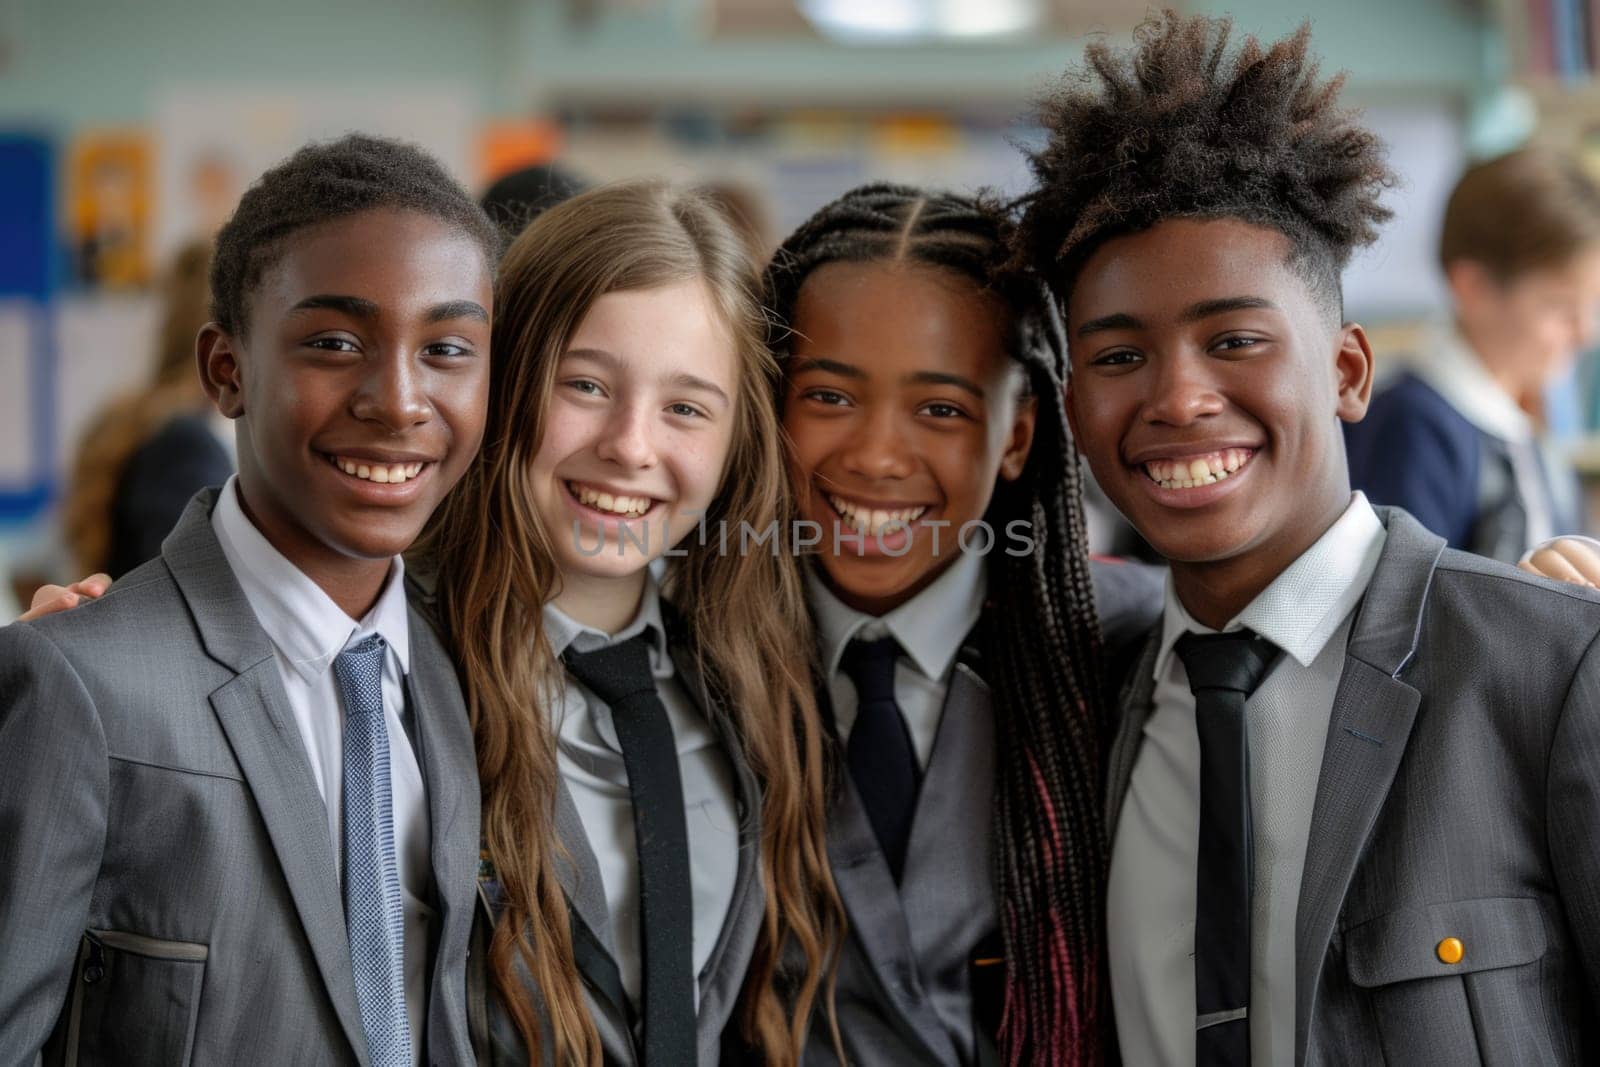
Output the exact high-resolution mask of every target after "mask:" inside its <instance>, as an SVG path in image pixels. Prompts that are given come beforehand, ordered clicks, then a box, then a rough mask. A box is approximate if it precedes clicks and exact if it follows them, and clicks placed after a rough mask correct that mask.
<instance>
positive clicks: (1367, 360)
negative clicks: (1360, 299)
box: [1333, 322, 1372, 422]
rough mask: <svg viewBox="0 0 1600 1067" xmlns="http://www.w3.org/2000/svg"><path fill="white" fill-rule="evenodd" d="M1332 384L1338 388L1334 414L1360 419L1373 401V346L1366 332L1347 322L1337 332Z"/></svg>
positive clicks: (1346, 420) (1352, 419) (1354, 420)
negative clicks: (1337, 399)
mask: <svg viewBox="0 0 1600 1067" xmlns="http://www.w3.org/2000/svg"><path fill="white" fill-rule="evenodd" d="M1333 368H1334V385H1335V387H1336V388H1337V389H1338V391H1339V404H1338V407H1337V408H1336V409H1335V413H1336V414H1337V415H1338V416H1339V418H1341V419H1343V420H1344V421H1345V422H1360V421H1361V420H1362V419H1364V418H1365V417H1366V415H1367V404H1368V403H1369V402H1370V401H1371V400H1372V345H1371V343H1370V342H1368V340H1367V331H1365V330H1363V329H1362V328H1361V327H1360V326H1358V325H1356V324H1355V323H1353V322H1352V323H1349V324H1348V325H1346V326H1345V327H1344V328H1343V329H1341V330H1340V331H1339V351H1338V352H1337V353H1336V354H1335V355H1334V357H1333Z"/></svg>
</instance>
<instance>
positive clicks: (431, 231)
mask: <svg viewBox="0 0 1600 1067" xmlns="http://www.w3.org/2000/svg"><path fill="white" fill-rule="evenodd" d="M491 304H492V281H491V278H490V273H489V266H488V264H487V263H486V262H485V261H484V254H483V251H482V248H481V246H480V245H479V243H478V242H477V241H476V240H475V239H474V238H473V237H472V236H471V235H469V234H467V233H465V232H463V231H462V230H460V229H459V228H458V227H455V226H452V225H451V224H449V223H446V222H443V221H441V220H439V219H436V218H434V217H432V216H430V215H423V214H419V213H416V212H409V211H398V210H391V209H382V210H371V211H365V212H361V213H359V214H356V215H351V216H347V217H344V218H339V219H335V220H333V221H331V222H327V223H323V224H320V225H318V226H315V227H311V228H308V229H305V230H301V231H298V232H296V233H293V234H291V235H290V236H289V237H288V238H287V239H286V241H285V244H284V247H283V248H282V250H281V252H280V253H279V255H278V257H277V259H276V260H275V261H274V262H272V263H271V264H270V265H269V266H268V267H267V269H266V270H265V272H264V273H263V275H262V278H261V281H260V282H259V284H258V285H257V286H256V287H255V288H254V290H252V292H251V294H250V300H249V314H248V327H247V329H246V331H245V333H244V335H243V336H239V337H234V336H231V335H229V334H228V333H226V332H225V331H224V330H222V328H221V327H220V326H218V325H217V324H215V323H212V324H209V325H208V326H207V327H206V328H205V329H204V330H203V331H202V332H201V335H200V339H199V356H200V364H201V374H202V377H203V379H204V384H205V386H206V390H207V392H208V393H209V395H210V396H211V398H212V400H213V401H214V402H215V403H216V404H217V406H218V409H219V410H221V411H222V413H223V414H224V415H227V416H228V417H229V418H233V419H237V420H239V422H238V449H239V490H240V495H241V497H242V499H243V502H244V506H245V509H246V511H247V513H248V514H249V516H250V518H251V519H252V520H253V521H254V523H255V524H256V525H257V526H258V527H259V528H260V529H261V532H262V534H263V535H264V536H266V538H267V540H268V541H269V542H271V543H272V545H273V546H274V547H275V548H277V549H278V551H280V552H282V553H283V554H284V556H285V557H287V558H288V559H289V560H290V562H292V563H294V564H295V565H296V566H298V567H300V569H301V570H303V571H305V572H306V574H308V575H309V576H310V577H311V578H312V579H313V580H315V581H317V582H318V584H320V585H322V586H323V588H325V589H328V590H329V592H330V594H331V595H334V598H335V599H336V600H339V601H340V602H341V606H345V607H346V609H347V610H350V605H349V604H346V603H345V600H346V597H345V596H344V595H342V593H343V591H344V590H348V589H349V588H350V587H351V586H352V584H353V585H355V586H361V585H364V584H365V585H371V579H372V578H373V576H375V578H376V581H377V582H379V583H381V581H382V579H383V576H384V575H385V574H386V573H387V571H388V565H389V560H390V558H391V557H393V556H395V555H397V554H399V553H401V552H403V551H405V550H406V549H407V548H409V547H410V546H411V543H412V541H414V540H415V539H416V537H417V534H418V533H419V532H420V531H421V529H422V526H423V524H424V523H425V522H426V521H427V518H428V516H429V515H430V514H431V513H432V512H433V509H434V508H435V507H436V506H437V505H438V503H439V501H440V500H441V499H442V498H443V496H444V494H445V492H446V491H447V490H448V489H449V488H450V487H451V486H452V485H454V484H455V482H456V480H457V479H458V478H460V477H461V475H462V473H463V472H464V471H465V470H466V469H467V465H468V463H469V462H470V461H471V460H472V457H473V455H474V454H475V453H476V452H477V449H478V443H479V440H480V438H481V437H482V435H483V423H484V415H485V410H486V407H487V402H488V382H489V313H490V308H491ZM363 565H365V566H363ZM353 575H361V576H365V578H364V579H363V578H359V577H358V578H355V579H354V580H353V581H352V576H353ZM336 589H337V590H340V592H336V591H335V590H336ZM372 592H373V593H374V594H375V593H376V589H375V588H373V589H372ZM358 599H359V598H358ZM357 606H358V607H359V605H357Z"/></svg>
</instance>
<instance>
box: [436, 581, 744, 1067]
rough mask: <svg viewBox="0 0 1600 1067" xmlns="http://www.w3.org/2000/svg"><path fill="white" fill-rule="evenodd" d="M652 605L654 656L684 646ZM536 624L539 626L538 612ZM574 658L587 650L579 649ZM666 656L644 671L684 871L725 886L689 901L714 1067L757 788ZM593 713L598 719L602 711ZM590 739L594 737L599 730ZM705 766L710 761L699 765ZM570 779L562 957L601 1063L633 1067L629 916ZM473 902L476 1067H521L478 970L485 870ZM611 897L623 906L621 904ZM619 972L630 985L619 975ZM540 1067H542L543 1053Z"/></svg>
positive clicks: (730, 1000) (487, 904)
mask: <svg viewBox="0 0 1600 1067" xmlns="http://www.w3.org/2000/svg"><path fill="white" fill-rule="evenodd" d="M655 595H656V594H655V588H654V585H653V584H652V586H651V588H650V589H649V590H648V591H647V598H646V601H647V602H646V607H645V609H644V611H643V612H642V617H643V616H649V617H650V625H660V626H661V627H662V628H663V629H664V631H665V635H664V636H665V642H664V645H663V647H664V649H666V650H672V649H687V648H689V647H691V645H690V643H689V642H690V637H689V635H688V632H687V630H686V629H685V627H684V624H683V622H682V620H681V619H680V618H679V617H678V616H677V614H676V613H675V612H674V611H673V610H672V608H671V606H670V605H669V604H667V603H665V602H659V606H657V602H656V600H655ZM546 618H547V621H548V620H549V615H548V614H547V616H546ZM640 622H641V620H635V624H634V625H633V626H630V627H628V628H627V629H625V630H623V631H622V632H621V633H619V634H617V635H616V636H615V637H613V638H612V640H614V641H615V640H622V639H625V638H626V637H628V636H630V635H631V634H632V633H634V632H636V631H637V630H638V629H641V628H642V627H641V626H640ZM573 636H574V633H573V627H572V624H570V620H567V621H563V620H557V621H556V624H555V625H554V626H553V627H552V632H551V637H552V639H553V640H555V641H557V642H559V643H560V644H561V645H565V644H566V643H568V642H570V641H571V640H572V639H573ZM603 643H604V642H603ZM584 650H585V651H588V650H589V649H588V648H587V647H586V648H584ZM668 654H669V657H670V658H669V661H668V662H661V661H660V660H659V659H657V660H656V661H655V667H656V671H655V673H656V675H657V678H658V692H659V693H660V694H661V697H662V701H663V703H664V704H665V705H666V706H667V708H668V712H669V718H670V719H672V721H673V729H674V736H675V738H676V739H677V740H678V743H679V758H680V770H681V772H682V777H683V784H684V790H685V803H686V805H687V806H688V807H689V810H688V811H687V813H686V814H687V816H688V820H689V823H690V827H689V830H690V835H689V845H690V850H691V857H690V858H691V864H692V866H694V868H695V877H696V879H697V880H698V879H700V878H701V877H702V876H704V875H706V874H707V872H708V870H709V871H710V872H711V875H712V877H715V878H717V879H719V880H720V881H722V882H725V883H726V884H723V885H720V886H704V885H702V886H698V888H697V891H696V895H695V901H694V908H695V941H696V948H695V958H696V961H697V962H698V964H699V967H700V970H699V980H698V989H697V998H696V1008H697V1011H696V1027H695V1032H696V1043H697V1046H698V1060H699V1063H701V1064H705V1065H710V1064H715V1063H716V1062H717V1061H718V1058H719V1056H720V1049H721V1042H722V1036H723V1030H724V1029H725V1028H726V1027H727V1026H728V1023H729V1020H730V1019H731V1018H732V1017H733V1013H734V1009H735V1007H736V1006H737V1002H738V998H739V993H740V990H741V989H742V987H743V985H744V977H745V971H746V969H747V968H748V966H749V963H750V956H751V953H752V952H753V951H754V949H755V943H756V937H757V935H758V934H759V933H760V927H761V921H762V916H763V915H764V914H765V907H766V897H765V893H764V891H763V889H762V884H761V871H760V866H759V859H760V842H761V790H760V784H759V783H758V782H757V781H756V778H755V775H754V774H753V773H752V772H751V770H750V767H749V765H748V764H747V763H746V762H745V761H744V759H743V757H742V755H741V749H740V746H739V743H738V739H737V737H736V735H735V733H734V729H733V724H732V722H731V721H730V719H729V717H728V715H727V713H726V712H725V711H724V710H723V705H722V703H721V702H720V700H719V698H718V697H717V695H716V694H714V693H713V692H712V691H711V690H710V689H709V687H708V686H707V685H706V683H705V681H704V679H703V678H702V677H701V676H700V674H699V672H698V671H697V670H696V669H695V665H694V662H693V657H692V656H689V655H681V654H672V653H671V652H670V651H669V653H668ZM653 655H654V653H653ZM663 675H665V678H663ZM568 684H569V685H570V686H572V687H574V688H580V687H579V683H577V682H575V681H573V680H572V679H570V678H569V679H568ZM583 696H584V698H585V700H586V701H587V702H588V703H589V705H590V708H591V710H594V705H595V704H596V703H597V701H596V698H594V697H593V695H592V694H587V693H586V692H585V693H584V694H583ZM572 703H573V702H572V701H571V700H565V701H564V704H566V705H567V710H568V711H571V710H572ZM600 708H601V709H603V705H601V706H600ZM602 718H603V716H602ZM707 728H709V733H710V736H711V738H712V739H714V742H715V748H716V752H715V753H714V754H712V753H707V752H705V751H703V750H701V751H690V750H691V749H694V748H695V746H694V745H693V744H692V743H686V742H685V738H686V736H687V735H690V734H691V733H693V732H699V731H705V730H706V729H707ZM601 729H602V731H604V730H605V729H606V728H605V727H602V728H601ZM570 734H571V731H568V730H563V740H562V742H561V743H562V745H569V744H571V743H572V742H573V740H574V739H573V738H572V737H571V736H570ZM591 740H592V739H591ZM590 747H591V749H592V746H590ZM572 751H573V754H574V755H578V756H579V757H580V758H581V756H582V754H581V753H580V752H578V751H577V749H576V748H575V747H574V748H573V749H572ZM708 756H712V757H713V758H706V757H708ZM575 773H576V769H575V768H566V767H564V768H563V772H562V780H561V782H560V783H559V784H558V788H557V795H556V811H555V820H556V824H555V830H556V835H557V837H558V838H559V839H560V841H561V844H562V845H563V846H564V848H565V849H566V853H567V859H569V860H570V862H565V861H564V860H563V858H561V857H558V859H557V863H558V876H559V878H560V881H561V886H562V889H563V890H564V891H565V894H566V898H567V905H568V909H569V911H570V914H571V921H572V936H573V946H574V955H575V956H576V961H577V966H578V971H579V975H580V977H581V978H582V980H583V985H584V991H585V994H586V996H587V999H588V1004H589V1009H590V1012H591V1014H592V1017H593V1019H594V1022H595V1026H596V1029H597V1030H598V1031H599V1034H600V1041H601V1045H602V1049H603V1054H604V1057H605V1062H606V1063H607V1064H611V1065H617V1067H632V1065H636V1064H639V1063H640V1062H641V1060H640V1046H639V1042H638V1040H637V1034H638V1024H639V1022H640V1021H641V1016H642V1011H641V1006H640V1005H639V1004H638V1003H637V994H636V993H634V992H632V990H633V989H635V988H636V987H637V982H638V970H639V961H638V959H637V958H633V959H628V958H625V957H624V955H623V953H624V951H625V950H624V949H623V948H622V947H621V946H625V945H632V946H634V948H633V949H632V952H633V953H634V954H635V956H636V954H637V952H638V949H637V946H638V944H639V940H638V937H637V931H636V930H629V931H626V932H624V931H622V930H619V928H618V927H619V925H620V924H622V923H625V922H628V921H630V920H631V921H636V919H634V918H632V917H633V916H634V915H636V913H635V912H634V911H633V910H632V909H631V908H629V907H619V906H618V905H617V901H618V893H617V886H616V885H615V884H611V883H608V881H607V878H606V877H605V876H604V875H603V873H602V867H601V861H600V858H599V857H597V856H596V853H595V849H594V847H593V846H592V844H591V835H590V833H589V831H588V829H587V828H586V827H587V826H589V825H596V823H595V820H596V819H597V818H600V817H602V816H601V813H599V812H597V811H596V804H597V800H598V799H599V798H597V797H596V796H595V795H592V793H591V795H584V794H585V793H589V792H590V791H589V790H588V789H587V787H585V786H582V785H580V784H579V779H578V778H576V777H574V775H575ZM619 773H620V774H622V775H623V777H622V779H621V782H622V786H623V794H624V796H625V795H626V776H625V771H623V770H622V768H621V763H620V756H617V760H616V765H615V766H614V767H613V768H612V769H611V774H612V775H613V776H615V775H616V774H619ZM569 779H570V781H569ZM725 791H726V793H727V797H726V800H727V807H728V809H729V810H728V811H727V812H726V821H725V817H724V814H723V812H722V811H721V809H722V808H723V807H724V803H723V794H724V792H725ZM585 808H587V810H584V809H585ZM628 811H631V808H628ZM613 814H614V815H615V816H616V817H618V818H621V819H623V820H624V821H626V818H627V816H626V815H625V813H623V812H622V811H621V810H620V808H619V810H618V811H617V812H615V813H613ZM706 818H711V819H712V820H713V821H714V826H712V827H710V828H709V832H708V833H698V832H697V826H696V823H697V820H703V819H706ZM724 825H725V827H726V831H727V834H728V836H729V837H730V839H731V840H730V841H729V842H728V845H729V847H727V848H724V847H722V844H723V843H722V842H719V841H716V840H714V839H713V837H714V835H715V834H716V832H717V831H718V829H719V828H722V827H724ZM623 837H624V838H625V842H626V843H627V845H628V847H631V842H632V837H631V836H630V835H628V834H625V835H623ZM619 858H626V859H630V860H631V859H632V857H613V856H608V857H606V859H607V861H608V862H613V873H612V879H613V883H614V881H615V879H616V878H617V877H619V875H618V874H617V873H616V872H615V866H616V865H615V863H614V861H615V860H617V859H619ZM623 866H624V867H625V868H626V869H625V870H624V871H623V872H622V873H621V874H620V877H625V878H626V877H631V878H634V879H636V878H637V864H636V863H630V864H625V865H623ZM479 895H480V906H479V912H478V920H477V924H476V928H475V930H474V943H475V946H476V947H475V949H474V952H473V959H474V964H473V966H472V967H471V968H470V969H469V975H468V986H469V990H468V999H469V1003H470V1009H469V1012H470V1015H471V1017H472V1023H471V1025H472V1035H473V1046H474V1048H475V1049H476V1051H477V1053H478V1056H479V1062H480V1063H484V1064H496V1065H505V1067H513V1065H515V1067H522V1065H524V1064H526V1063H527V1062H528V1054H527V1049H526V1047H525V1045H524V1043H523V1041H522V1039H521V1036H520V1035H519V1034H518V1032H517V1030H516V1027H515V1025H514V1024H513V1023H512V1021H511V1017H510V1016H509V1014H507V1012H506V1011H505V1009H504V1007H503V1005H502V1004H501V1003H500V999H499V997H498V995H497V994H496V992H495V990H494V988H493V981H492V979H491V977H490V976H489V974H488V972H487V968H486V966H485V962H486V956H487V952H486V948H487V944H488V938H489V936H490V935H491V933H492V930H493V926H494V923H495V922H497V921H498V920H499V918H500V914H501V912H502V910H503V906H504V904H503V901H502V900H501V898H500V896H499V887H498V883H497V882H496V880H495V879H494V877H493V872H492V871H488V870H487V868H486V870H485V877H484V879H483V881H482V883H481V886H480V893H479ZM623 896H624V897H626V894H623ZM724 901H725V903H723V902H724ZM707 907H710V908H711V909H712V912H713V913H712V914H711V915H710V916H709V917H708V916H706V915H705V914H704V912H705V911H706V909H707ZM625 968H626V970H625ZM629 971H631V975H630V974H629V973H627V972H629ZM518 973H519V974H520V975H521V976H522V978H523V981H524V982H526V983H528V985H529V987H530V988H532V979H531V977H530V976H529V975H528V973H527V971H526V969H525V968H523V967H522V966H521V965H520V964H518ZM548 1041H549V1037H548V1031H547V1032H546V1034H545V1045H544V1047H545V1049H546V1050H548V1049H549V1044H548ZM544 1062H546V1063H553V1062H554V1061H553V1060H552V1058H551V1057H550V1056H549V1054H548V1051H547V1052H546V1054H545V1056H544Z"/></svg>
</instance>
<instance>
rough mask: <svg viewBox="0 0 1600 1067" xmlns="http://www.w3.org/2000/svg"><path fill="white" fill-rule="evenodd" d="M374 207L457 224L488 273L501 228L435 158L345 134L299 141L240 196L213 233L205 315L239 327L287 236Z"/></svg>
mask: <svg viewBox="0 0 1600 1067" xmlns="http://www.w3.org/2000/svg"><path fill="white" fill-rule="evenodd" d="M375 208H398V209H400V210H404V211H417V212H421V213H422V214H424V215H431V216H433V217H434V218H437V219H439V220H440V221H442V222H445V223H449V224H452V225H455V226H459V227H460V228H461V230H462V231H463V232H464V233H465V234H467V236H469V237H471V238H472V239H473V240H475V241H477V242H478V244H479V246H480V247H482V249H483V255H484V260H485V262H486V263H487V264H488V266H489V272H490V274H491V275H492V274H493V273H494V269H495V266H496V264H497V263H498V262H499V259H500V252H501V237H500V232H499V230H497V229H496V228H495V225H494V223H492V222H490V221H489V216H488V215H486V214H484V212H483V209H482V208H480V207H479V206H478V205H477V203H476V202H475V201H474V200H473V199H472V197H470V196H468V195H467V192H466V190H464V189H462V188H461V186H460V185H459V184H457V183H456V180H455V179H454V178H452V177H450V175H449V174H448V173H446V171H445V169H444V167H442V166H441V165H440V164H439V161H438V160H436V159H434V158H433V157H432V156H430V155H429V154H428V153H427V152H424V151H423V150H422V149H420V148H418V147H416V146H415V145H410V144H406V143H405V142H403V141H391V140H388V139H386V138H382V137H370V136H367V135H364V134H349V135H348V136H345V137H342V138H340V139H339V140H337V141H328V142H325V143H321V144H309V145H306V146H305V147H304V148H302V149H300V150H299V151H298V152H296V153H295V154H294V155H292V156H290V157H289V158H288V159H287V160H285V161H284V162H282V163H280V164H278V165H277V166H276V167H273V168H272V169H271V170H269V171H267V172H266V173H265V174H263V175H262V176H261V177H260V178H258V179H257V180H256V182H255V184H254V185H252V186H250V188H249V189H248V190H246V191H245V194H244V196H242V197H240V198H239V206H238V207H237V208H235V209H234V212H233V217H232V218H230V219H229V220H228V222H227V224H226V225H224V226H223V227H222V229H221V231H219V232H218V234H217V242H216V251H215V253H214V254H213V256H212V260H211V317H212V318H213V319H215V320H216V321H217V323H218V324H220V325H221V326H222V328H223V329H224V330H227V331H228V332H229V333H231V334H235V335H239V334H242V333H244V332H245V326H246V324H247V322H248V318H249V307H248V303H249V301H248V297H249V295H250V291H251V290H252V289H254V288H255V286H256V284H257V283H258V282H259V281H260V280H261V277H262V275H263V274H264V273H265V272H266V270H267V268H268V267H270V266H271V265H272V263H273V262H274V261H275V259H276V257H277V256H278V254H279V253H280V252H281V251H282V249H283V242H284V240H285V239H287V238H288V237H289V235H290V234H292V233H295V232H296V231H298V230H302V229H305V228H307V227H309V226H315V225H317V224H319V223H323V222H329V221H331V220H333V219H338V218H343V217H345V216H348V215H354V214H357V213H359V212H362V211H369V210H372V209H375Z"/></svg>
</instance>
